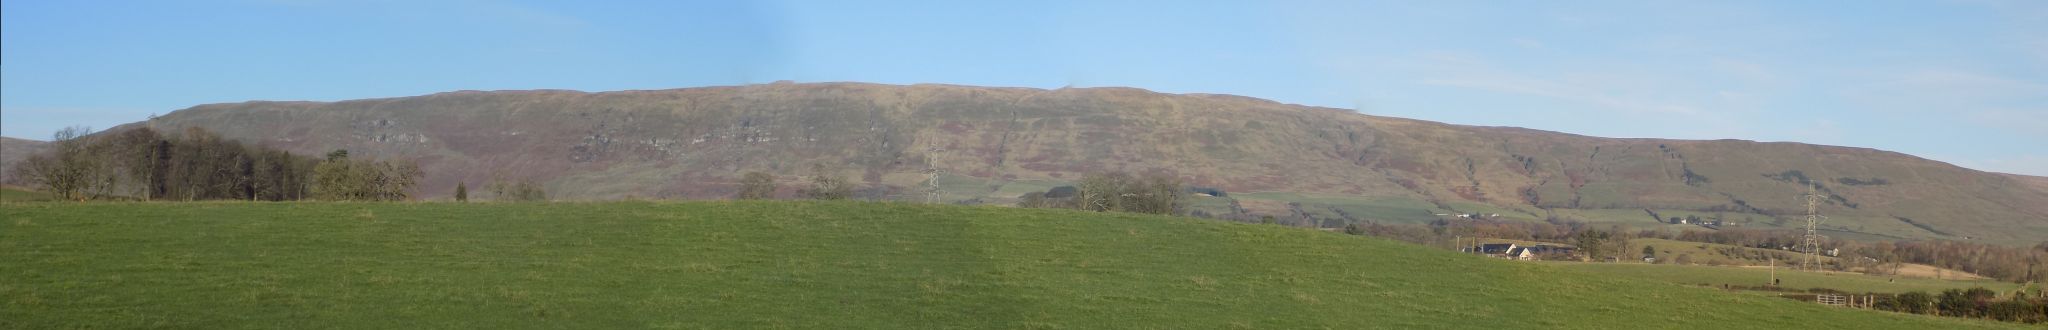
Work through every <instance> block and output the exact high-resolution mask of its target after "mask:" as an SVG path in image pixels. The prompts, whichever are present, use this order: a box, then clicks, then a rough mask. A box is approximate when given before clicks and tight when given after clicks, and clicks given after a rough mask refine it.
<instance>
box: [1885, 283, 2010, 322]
mask: <svg viewBox="0 0 2048 330" xmlns="http://www.w3.org/2000/svg"><path fill="white" fill-rule="evenodd" d="M1878 297H1879V298H1880V299H1878V300H1877V302H1876V303H1873V304H1871V307H1872V308H1875V309H1878V310H1886V311H1894V312H1901V313H1913V314H1928V315H1939V316H1948V317H1963V318H1982V319H1991V320H1998V321H2006V322H2021V323H2042V322H2048V297H2043V296H2042V293H2041V292H2040V291H2039V289H2035V290H2034V291H2033V292H2026V291H2022V292H2018V293H2016V294H2013V295H2011V296H2010V297H2006V298H1999V297H1998V293H1997V292H1994V291H1991V290H1990V289H1985V288H1970V289H1967V290H1966V289H1948V290H1944V291H1942V292H1941V293H1940V294H1928V293H1926V292H1919V291H1915V292H1907V293H1901V294H1897V295H1890V296H1884V295H1879V296H1878Z"/></svg>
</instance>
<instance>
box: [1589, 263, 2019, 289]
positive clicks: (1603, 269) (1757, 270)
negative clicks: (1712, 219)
mask: <svg viewBox="0 0 2048 330" xmlns="http://www.w3.org/2000/svg"><path fill="white" fill-rule="evenodd" d="M1551 264H1554V265H1559V266H1562V267H1568V268H1573V269H1577V270H1582V271H1586V272H1590V273H1595V274H1601V275H1605V276H1615V277H1629V278H1640V279H1649V280H1658V281H1668V282H1672V283H1679V284H1688V285H1707V286H1716V287H1718V286H1721V285H1723V284H1727V285H1738V286H1763V285H1765V284H1768V283H1770V281H1771V270H1770V269H1769V268H1761V267H1722V266H1689V265H1651V264H1639V263H1566V262H1558V263H1551ZM1777 274H1778V278H1779V279H1782V280H1783V282H1782V283H1781V284H1780V285H1781V286H1783V287H1785V288H1789V289H1794V290H1805V289H1811V288H1826V289H1834V290H1840V291H1844V292H1855V293H1868V292H1877V293H1901V292H1908V291H1924V292H1928V293H1939V292H1940V291H1941V290H1946V289H1968V288H1973V287H1983V288H1987V289H1991V290H1994V291H1998V292H2011V291H2012V290H2013V289H2018V288H2019V284H2014V283H2009V282H1999V281H1989V280H1975V281H1966V280H1937V279H1930V278H1912V277H1901V278H1889V277H1885V276H1872V275H1865V274H1861V273H1841V272H1826V273H1815V272H1801V271H1792V270H1788V269H1784V268H1779V269H1778V270H1777Z"/></svg>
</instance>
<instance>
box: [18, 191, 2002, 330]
mask: <svg viewBox="0 0 2048 330" xmlns="http://www.w3.org/2000/svg"><path fill="white" fill-rule="evenodd" d="M0 218H4V219H5V221H0V328H206V329H218V328H355V329H364V328H368V329H389V328H707V329H733V328H835V329H836V328H869V329H872V328H879V329H902V328H1025V329H1072V328H1138V329H1144V328H1152V329H1215V328H1257V329H1305V328H1306V329H1313V328H1335V329H1360V328H1391V329H1415V328H1456V329H1503V328H1514V329H1522V328H1562V329H1639V328H1692V329H1731V328H1732V329H1790V328H1858V329H1862V328H1869V329H1876V328H1900V329H1950V328H2001V327H2016V326H2017V325H2009V324H1995V323H1988V322H1979V321H1971V320H1956V319H1941V318H1934V317H1927V316H1917V315H1903V314H1894V313H1884V312H1872V311H1864V310H1849V309H1838V308H1829V307H1824V306H1820V305H1817V304H1811V303H1802V302H1797V301H1790V300H1784V299H1776V298H1770V297H1760V296H1754V295H1743V294H1733V293H1728V292H1721V291H1716V290H1709V289H1704V288H1695V287H1687V286H1679V285H1672V284H1669V283H1661V282H1657V281H1655V280H1642V279H1632V278H1631V277H1641V276H1644V275H1645V274H1640V273H1629V272H1630V271H1634V272H1644V271H1663V270H1670V271H1672V272H1675V273H1680V274H1693V273H1701V274H1708V273H1711V274H1720V273H1724V272H1718V271H1715V272H1705V271H1689V270H1692V269H1693V268H1681V267H1671V266H1620V265H1587V266H1571V265H1555V264H1547V263H1528V262H1513V261H1505V260H1494V259H1489V258H1483V257H1477V256H1466V255H1460V254H1457V253H1454V252H1449V251H1442V250H1437V249H1432V248H1427V247H1422V246H1415V245H1406V244H1399V243H1394V242H1391V241H1386V240H1380V239H1373V238H1367V237H1360V236H1350V235H1343V234H1339V233H1330V232H1323V231H1314V230H1303V229H1298V228H1286V227H1281V226H1265V225H1253V224H1239V223H1225V222H1217V221H1206V220H1196V219H1188V218H1170V217H1156V216H1140V215H1127V214H1102V213H1085V212H1076V211H1068V210H1046V209H1015V208H996V207H961V206H930V205H914V204H876V203H854V202H687V203H653V202H609V203H554V204H543V203H536V204H482V203H479V204H455V203H425V204H415V203H405V204H361V203H237V202H216V203H101V204H78V203H15V204H7V205H4V206H0ZM1628 267H1636V268H1628ZM1659 275H1661V274H1659ZM1731 276H1733V275H1731ZM1805 281H1808V280H1806V279H1797V278H1795V279H1790V280H1788V281H1787V282H1788V285H1800V284H1801V283H1803V282H1805ZM1814 281H1816V282H1817V281H1818V280H1817V279H1816V280H1814ZM1676 306H1712V308H1676Z"/></svg>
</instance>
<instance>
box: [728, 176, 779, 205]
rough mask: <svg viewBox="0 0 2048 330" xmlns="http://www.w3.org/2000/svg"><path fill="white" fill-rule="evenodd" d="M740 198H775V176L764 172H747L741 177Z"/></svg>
mask: <svg viewBox="0 0 2048 330" xmlns="http://www.w3.org/2000/svg"><path fill="white" fill-rule="evenodd" d="M734 197H736V198H739V199H770V198H775V176H774V175H770V174H768V173H762V172H747V174H746V175H744V176H741V177H740V192H739V196H734Z"/></svg>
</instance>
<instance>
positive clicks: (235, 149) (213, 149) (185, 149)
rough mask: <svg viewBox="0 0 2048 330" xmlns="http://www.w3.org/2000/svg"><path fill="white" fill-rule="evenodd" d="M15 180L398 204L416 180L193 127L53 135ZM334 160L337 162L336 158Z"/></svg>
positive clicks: (87, 194)
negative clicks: (172, 131)
mask: <svg viewBox="0 0 2048 330" xmlns="http://www.w3.org/2000/svg"><path fill="white" fill-rule="evenodd" d="M54 138H55V139H54V141H53V142H52V146H51V148H49V149H47V150H45V151H44V152H42V153H38V154H34V155H30V156H29V157H28V158H25V159H23V160H22V161H21V163H20V165H19V166H17V167H16V168H15V171H16V172H15V173H14V174H15V177H16V178H20V179H21V180H23V181H24V182H23V183H25V184H27V185H30V186H39V187H41V188H43V190H45V191H47V192H49V193H51V194H53V195H56V196H58V197H60V198H63V199H68V200H77V201H85V200H105V199H139V200H183V201H191V200H263V201H283V200H301V199H307V198H320V199H332V200H404V199H407V198H410V197H411V193H410V191H411V190H412V188H413V186H415V185H416V184H417V180H418V178H419V177H420V175H421V173H420V171H419V167H418V166H417V165H413V164H412V163H411V162H386V161H371V160H359V161H351V160H348V159H347V152H345V151H337V152H336V153H335V154H330V155H329V159H326V160H324V161H323V160H321V159H316V158H312V157H305V156H300V155H296V154H293V153H291V152H288V151H284V150H280V149H274V148H269V147H264V146H260V145H250V144H244V143H241V142H237V141H234V140H230V139H225V138H222V137H221V136H220V135H218V134H214V133H213V132H209V131H207V130H205V129H201V128H198V127H191V128H186V129H184V130H182V131H180V132H179V133H178V134H166V133H162V132H158V131H156V130H155V129H152V128H149V127H137V128H131V129H125V130H121V131H111V132H101V133H99V134H93V133H92V130H91V129H89V128H85V127H69V128H65V129H63V130H60V131H58V132H57V133H56V134H55V136H54ZM337 156H338V157H337Z"/></svg>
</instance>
